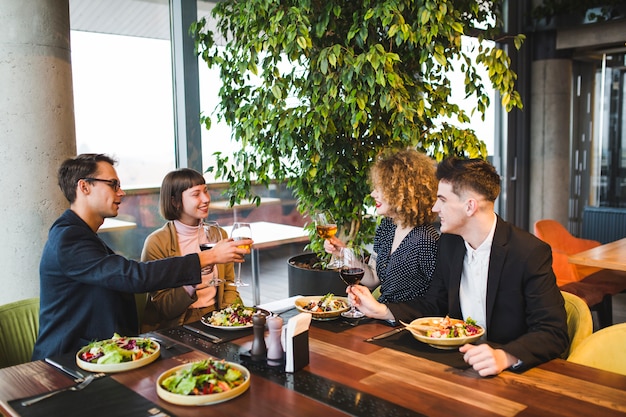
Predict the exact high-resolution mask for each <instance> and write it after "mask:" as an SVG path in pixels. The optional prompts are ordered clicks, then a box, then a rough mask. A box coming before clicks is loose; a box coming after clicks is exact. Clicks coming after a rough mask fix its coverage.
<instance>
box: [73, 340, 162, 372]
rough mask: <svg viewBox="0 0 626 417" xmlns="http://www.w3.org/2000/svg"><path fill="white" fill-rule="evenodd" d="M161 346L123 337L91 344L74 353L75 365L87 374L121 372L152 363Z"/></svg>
mask: <svg viewBox="0 0 626 417" xmlns="http://www.w3.org/2000/svg"><path fill="white" fill-rule="evenodd" d="M160 353H161V346H160V345H159V344H158V343H157V342H155V341H154V340H151V339H147V338H144V337H124V336H120V335H119V334H117V333H115V334H114V335H113V337H112V338H111V339H106V340H100V341H95V342H91V343H90V344H88V345H87V346H85V347H83V348H82V349H81V350H79V351H78V353H76V364H77V365H78V366H79V367H80V368H82V369H84V370H86V371H89V372H106V373H112V372H123V371H128V370H131V369H136V368H140V367H142V366H145V365H148V364H149V363H152V362H154V361H155V360H156V359H157V358H158V357H159V355H160Z"/></svg>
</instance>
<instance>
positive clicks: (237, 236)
mask: <svg viewBox="0 0 626 417" xmlns="http://www.w3.org/2000/svg"><path fill="white" fill-rule="evenodd" d="M230 237H232V238H233V240H235V241H237V240H241V239H252V228H251V227H250V223H241V222H236V223H235V224H233V229H232V231H231V232H230ZM238 247H239V248H241V249H250V245H241V246H238ZM230 285H236V286H237V287H247V286H248V285H250V284H247V283H245V282H243V281H242V280H241V263H239V264H238V265H237V278H235V282H233V283H231V284H230Z"/></svg>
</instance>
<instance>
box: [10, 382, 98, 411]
mask: <svg viewBox="0 0 626 417" xmlns="http://www.w3.org/2000/svg"><path fill="white" fill-rule="evenodd" d="M94 379H95V376H93V375H89V376H88V377H87V378H85V379H84V380H83V382H81V383H80V384H77V385H73V386H71V387H68V388H63V389H60V390H56V391H52V392H49V393H47V394H43V395H40V396H38V397H35V398H31V399H30V400H26V401H22V406H24V407H27V406H29V405H31V404H35V403H38V402H39V401H41V400H45V399H46V398H50V397H52V396H53V395H57V394H58V393H60V392H65V391H80V390H82V389H84V388H85V387H86V386H87V385H89V384H91V382H92V381H93V380H94Z"/></svg>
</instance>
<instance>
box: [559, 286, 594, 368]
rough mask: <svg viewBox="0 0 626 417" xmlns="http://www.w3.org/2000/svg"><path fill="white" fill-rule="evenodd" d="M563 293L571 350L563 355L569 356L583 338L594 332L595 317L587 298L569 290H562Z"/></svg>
mask: <svg viewBox="0 0 626 417" xmlns="http://www.w3.org/2000/svg"><path fill="white" fill-rule="evenodd" d="M561 295H563V299H564V300H565V311H566V312H567V333H568V335H569V343H570V345H569V350H568V351H567V352H566V353H565V354H564V355H563V357H564V358H567V357H568V356H569V353H570V352H573V351H574V349H576V348H577V347H578V345H580V343H581V342H582V341H583V340H585V339H586V338H587V337H588V336H589V335H591V333H593V318H592V316H591V310H589V307H588V306H587V303H586V302H585V300H583V299H582V298H580V297H578V296H576V295H574V294H571V293H569V292H567V291H561Z"/></svg>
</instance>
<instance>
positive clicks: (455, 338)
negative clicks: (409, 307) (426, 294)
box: [405, 317, 485, 350]
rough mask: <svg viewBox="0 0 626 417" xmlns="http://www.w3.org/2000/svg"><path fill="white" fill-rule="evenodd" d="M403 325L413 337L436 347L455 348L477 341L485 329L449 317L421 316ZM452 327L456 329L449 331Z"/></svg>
mask: <svg viewBox="0 0 626 417" xmlns="http://www.w3.org/2000/svg"><path fill="white" fill-rule="evenodd" d="M405 327H406V329H407V330H408V331H410V332H411V334H412V335H413V337H414V338H415V339H417V340H419V341H420V342H423V343H426V344H428V345H430V346H431V347H434V348H436V349H448V350H451V349H457V348H458V347H459V346H463V345H464V344H466V343H473V342H475V341H477V340H478V339H480V338H481V337H482V336H483V335H484V334H485V329H483V328H482V327H480V326H478V325H476V324H473V323H467V322H464V321H463V320H460V319H450V318H449V317H422V318H419V319H415V320H413V321H412V322H411V323H409V324H408V325H406V324H405ZM454 328H456V330H455V331H454V332H453V333H450V330H451V329H454ZM455 334H458V335H455Z"/></svg>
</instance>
